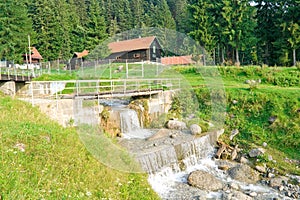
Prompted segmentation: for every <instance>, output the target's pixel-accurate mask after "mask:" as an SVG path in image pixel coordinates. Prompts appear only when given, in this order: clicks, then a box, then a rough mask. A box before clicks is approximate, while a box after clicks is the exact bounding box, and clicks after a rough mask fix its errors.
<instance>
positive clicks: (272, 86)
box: [175, 67, 300, 175]
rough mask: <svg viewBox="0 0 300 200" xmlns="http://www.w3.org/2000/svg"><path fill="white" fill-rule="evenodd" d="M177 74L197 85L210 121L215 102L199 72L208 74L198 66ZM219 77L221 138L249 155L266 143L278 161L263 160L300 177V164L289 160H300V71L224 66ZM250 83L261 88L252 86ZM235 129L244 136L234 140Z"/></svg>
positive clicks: (202, 111)
mask: <svg viewBox="0 0 300 200" xmlns="http://www.w3.org/2000/svg"><path fill="white" fill-rule="evenodd" d="M175 69H176V71H178V72H180V73H181V74H182V75H184V77H185V78H186V79H187V80H188V81H189V82H190V83H191V85H192V86H193V88H194V92H195V94H196V96H197V97H198V100H199V111H200V114H201V117H202V118H204V120H210V117H211V116H210V115H211V105H210V102H211V99H210V92H209V91H208V89H207V88H206V86H205V84H206V83H205V82H204V80H203V77H202V75H203V73H202V74H201V73H200V72H203V70H197V69H196V68H194V67H177V68H175ZM207 70H209V69H207ZM219 73H220V74H210V75H211V79H212V80H213V79H214V76H219V75H220V76H221V77H222V80H223V83H224V88H225V91H226V100H227V103H226V119H225V134H224V135H223V138H222V139H223V140H224V141H226V142H227V143H230V144H231V145H233V146H234V145H236V144H239V146H240V147H242V148H243V149H244V152H245V153H247V151H249V149H250V148H254V147H262V144H263V143H264V142H266V143H267V144H268V146H267V147H266V149H267V154H269V155H272V156H273V159H274V160H276V162H273V161H270V160H268V158H267V157H262V158H261V161H264V162H267V164H268V165H269V166H270V167H276V168H277V169H278V170H279V171H280V172H282V173H294V174H298V175H300V169H299V164H298V166H297V164H296V163H293V162H289V161H287V159H286V158H287V157H288V158H289V159H295V160H300V153H299V152H300V71H299V70H297V69H296V68H261V67H244V68H236V67H222V68H219ZM205 74H209V73H205ZM247 80H255V81H256V83H255V84H247V83H246V82H247ZM208 84H209V83H208ZM271 118H273V119H274V121H272V120H271ZM234 129H238V130H239V134H238V135H237V136H236V137H235V138H234V139H233V140H232V141H230V140H229V136H230V134H231V131H232V130H234Z"/></svg>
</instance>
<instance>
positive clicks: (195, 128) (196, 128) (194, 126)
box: [190, 124, 202, 135]
mask: <svg viewBox="0 0 300 200" xmlns="http://www.w3.org/2000/svg"><path fill="white" fill-rule="evenodd" d="M190 130H191V133H192V134H193V135H199V134H201V132H202V129H201V127H200V126H199V125H197V124H192V125H191V126H190Z"/></svg>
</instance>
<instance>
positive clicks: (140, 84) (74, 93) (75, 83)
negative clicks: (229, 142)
mask: <svg viewBox="0 0 300 200" xmlns="http://www.w3.org/2000/svg"><path fill="white" fill-rule="evenodd" d="M180 88H181V79H180V78H151V79H144V78H142V79H109V80H102V79H100V80H67V81H31V82H28V84H27V89H26V90H23V91H22V92H20V94H19V95H21V96H27V97H30V98H31V99H32V100H34V99H78V98H82V99H105V98H123V97H135V96H151V95H155V94H158V93H159V92H161V91H166V90H179V89H180Z"/></svg>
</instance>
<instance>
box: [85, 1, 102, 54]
mask: <svg viewBox="0 0 300 200" xmlns="http://www.w3.org/2000/svg"><path fill="white" fill-rule="evenodd" d="M88 18H89V19H88V23H87V38H86V40H87V41H86V49H88V50H92V49H94V48H95V47H96V46H97V45H99V44H100V43H101V41H103V39H105V38H106V26H105V21H104V17H103V16H102V15H101V9H100V6H99V3H98V2H97V1H96V0H91V1H90V4H89V5H88Z"/></svg>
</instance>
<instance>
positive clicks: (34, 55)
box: [30, 47, 43, 60]
mask: <svg viewBox="0 0 300 200" xmlns="http://www.w3.org/2000/svg"><path fill="white" fill-rule="evenodd" d="M30 50H31V58H32V59H37V60H42V59H43V57H42V56H41V54H40V53H39V52H38V50H37V49H36V48H35V47H31V49H30Z"/></svg>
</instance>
